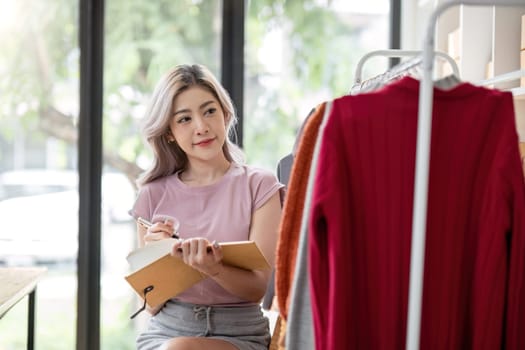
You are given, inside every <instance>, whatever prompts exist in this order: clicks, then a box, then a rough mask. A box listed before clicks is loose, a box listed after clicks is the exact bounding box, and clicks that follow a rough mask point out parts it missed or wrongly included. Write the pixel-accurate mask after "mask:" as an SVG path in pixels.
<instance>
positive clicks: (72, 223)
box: [0, 0, 79, 350]
mask: <svg viewBox="0 0 525 350" xmlns="http://www.w3.org/2000/svg"><path fill="white" fill-rule="evenodd" d="M77 19H78V4H77V2H75V1H68V0H39V1H21V0H0V42H2V50H1V51H0V96H1V99H0V101H1V103H0V221H1V222H2V229H1V230H0V264H1V265H2V266H33V265H44V266H47V268H48V272H47V274H46V275H45V277H44V278H43V279H42V280H41V282H40V283H39V284H38V292H37V300H36V307H37V313H36V317H37V319H36V325H37V328H36V334H35V337H36V339H35V340H36V346H37V347H38V349H64V350H66V349H74V348H75V344H76V339H75V333H76V290H77V288H76V284H77V275H76V258H77V250H78V249H77V248H78V190H77V188H78V186H77V183H78V174H77V127H76V125H77V116H78V106H79V98H78V95H79V91H78V85H79V84H78V83H79V82H78V66H79V49H78V42H77V37H78V24H77ZM26 304H27V302H26V301H25V300H22V301H21V302H20V303H19V304H18V305H17V306H16V307H15V308H13V309H12V310H11V311H9V313H8V314H7V315H6V316H5V317H4V318H2V319H1V320H0V328H1V329H2V331H1V334H2V335H1V336H0V348H1V349H22V348H25V347H26V337H27V335H26V332H27V327H26V324H27V313H26V310H27V305H26ZM21 325H23V326H21Z"/></svg>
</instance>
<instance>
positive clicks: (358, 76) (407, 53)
mask: <svg viewBox="0 0 525 350" xmlns="http://www.w3.org/2000/svg"><path fill="white" fill-rule="evenodd" d="M422 53H423V51H421V50H400V49H388V50H376V51H371V52H369V53H367V54H366V55H364V56H363V57H361V59H360V60H359V62H357V68H356V71H355V80H354V85H356V84H361V83H363V79H362V74H363V66H364V64H365V62H366V61H368V60H369V59H370V58H372V57H377V56H381V57H414V58H413V59H411V60H409V61H407V66H408V67H411V66H412V64H420V63H421V54H422ZM434 54H435V55H436V57H438V58H442V59H443V60H445V61H447V62H448V63H449V64H450V66H451V67H452V72H453V74H454V75H455V76H457V77H459V68H458V64H457V63H456V61H454V59H453V58H452V57H450V56H449V55H448V54H446V53H444V52H441V51H435V53H434ZM407 66H405V64H404V63H400V64H398V65H396V66H395V67H394V68H392V70H391V71H393V72H394V73H399V72H401V71H403V70H405V69H407V68H408V67H407ZM387 73H388V72H387ZM380 76H382V75H380Z"/></svg>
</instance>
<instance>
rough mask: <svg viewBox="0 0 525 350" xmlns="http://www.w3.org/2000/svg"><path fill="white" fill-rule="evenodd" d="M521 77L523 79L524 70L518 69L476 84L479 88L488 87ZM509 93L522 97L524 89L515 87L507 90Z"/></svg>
mask: <svg viewBox="0 0 525 350" xmlns="http://www.w3.org/2000/svg"><path fill="white" fill-rule="evenodd" d="M521 77H525V69H519V70H515V71H512V72H508V73H504V74H500V75H497V76H495V77H493V78H490V79H485V80H482V81H480V82H478V83H476V84H477V85H479V86H488V85H492V84H497V83H503V82H506V81H512V80H517V79H519V78H521ZM509 91H510V92H512V94H513V95H523V94H524V92H525V88H523V87H517V88H512V89H509Z"/></svg>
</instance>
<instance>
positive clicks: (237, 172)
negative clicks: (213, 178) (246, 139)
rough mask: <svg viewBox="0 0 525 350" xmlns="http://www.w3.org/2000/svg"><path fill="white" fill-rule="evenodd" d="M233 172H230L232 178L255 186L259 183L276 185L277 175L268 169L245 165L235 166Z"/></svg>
mask: <svg viewBox="0 0 525 350" xmlns="http://www.w3.org/2000/svg"><path fill="white" fill-rule="evenodd" d="M234 167H235V168H234V171H233V172H232V174H233V176H235V177H238V178H242V179H244V180H245V181H247V182H249V183H251V184H252V185H256V184H258V183H261V182H265V183H278V182H279V180H278V179H277V175H276V174H274V173H273V172H271V171H269V170H268V169H264V168H261V167H257V166H253V165H247V164H235V165H234Z"/></svg>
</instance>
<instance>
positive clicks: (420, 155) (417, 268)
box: [406, 0, 524, 350]
mask: <svg viewBox="0 0 525 350" xmlns="http://www.w3.org/2000/svg"><path fill="white" fill-rule="evenodd" d="M523 4H524V0H492V1H489V0H463V1H447V2H443V3H441V4H440V5H438V7H437V8H436V9H435V10H434V11H433V12H432V14H431V16H430V20H429V23H428V26H427V32H426V36H425V40H424V43H423V62H422V69H423V78H422V80H421V83H420V86H419V105H418V129H417V144H416V173H415V183H414V210H413V218H412V244H411V257H410V284H409V300H408V321H407V336H406V348H407V349H408V350H415V349H419V340H420V328H421V299H422V290H423V267H424V251H425V232H426V221H427V220H426V219H427V197H428V172H429V171H428V170H429V159H430V135H431V133H430V131H431V125H432V124H431V120H432V99H433V92H434V91H433V86H432V73H433V69H434V65H433V64H434V56H435V52H434V36H435V29H436V24H437V19H438V17H439V16H440V15H441V14H442V13H443V12H444V11H445V10H446V9H448V8H450V7H452V6H456V5H469V6H470V5H472V6H520V5H523Z"/></svg>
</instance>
